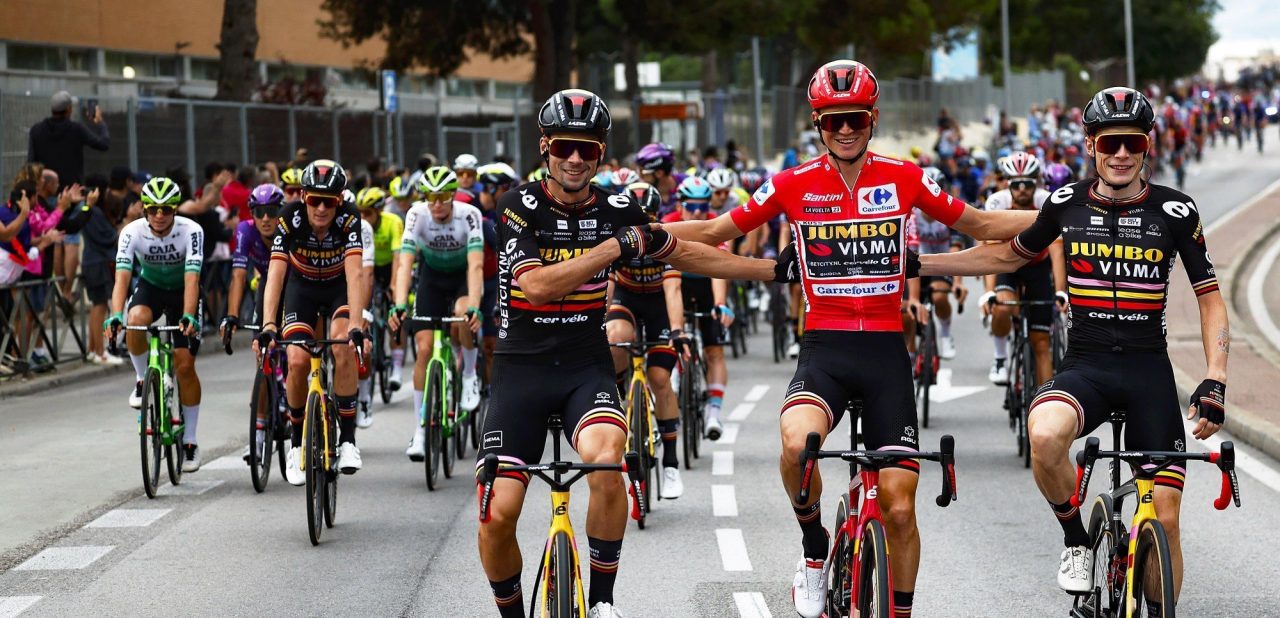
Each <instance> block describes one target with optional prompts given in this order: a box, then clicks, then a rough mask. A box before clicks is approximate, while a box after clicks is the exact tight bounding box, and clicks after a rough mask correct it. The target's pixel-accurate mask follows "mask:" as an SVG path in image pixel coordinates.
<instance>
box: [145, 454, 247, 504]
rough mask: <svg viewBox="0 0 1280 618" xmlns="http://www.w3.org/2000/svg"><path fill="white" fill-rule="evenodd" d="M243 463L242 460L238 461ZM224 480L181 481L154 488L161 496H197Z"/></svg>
mask: <svg viewBox="0 0 1280 618" xmlns="http://www.w3.org/2000/svg"><path fill="white" fill-rule="evenodd" d="M240 463H244V462H240ZM224 482H225V481H182V484H181V485H161V486H160V488H159V489H157V490H156V494H157V495H161V496H199V495H201V494H203V493H204V492H206V491H209V490H210V489H213V488H214V487H217V486H219V485H221V484H222V483H224Z"/></svg>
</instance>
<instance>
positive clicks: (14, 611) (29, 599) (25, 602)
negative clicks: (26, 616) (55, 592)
mask: <svg viewBox="0 0 1280 618" xmlns="http://www.w3.org/2000/svg"><path fill="white" fill-rule="evenodd" d="M42 598H43V597H38V596H21V597H0V618H13V617H14V616H17V615H18V614H21V613H22V612H24V611H27V608H29V607H31V606H32V605H35V604H36V602H37V601H39V600H40V599H42Z"/></svg>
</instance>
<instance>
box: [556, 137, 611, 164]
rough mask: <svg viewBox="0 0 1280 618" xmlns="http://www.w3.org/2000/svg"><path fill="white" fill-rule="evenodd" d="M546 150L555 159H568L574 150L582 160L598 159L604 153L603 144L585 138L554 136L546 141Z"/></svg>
mask: <svg viewBox="0 0 1280 618" xmlns="http://www.w3.org/2000/svg"><path fill="white" fill-rule="evenodd" d="M547 152H549V153H551V156H553V157H555V158H557V159H568V158H569V157H572V156H573V153H575V152H576V153H578V156H579V157H582V160H583V161H598V160H599V159H600V155H602V154H604V145H603V144H601V143H600V142H596V141H592V140H587V139H569V138H564V137H556V138H552V139H550V140H548V141H547Z"/></svg>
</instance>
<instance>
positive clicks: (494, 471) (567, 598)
mask: <svg viewBox="0 0 1280 618" xmlns="http://www.w3.org/2000/svg"><path fill="white" fill-rule="evenodd" d="M547 429H548V431H550V432H551V444H552V459H553V461H550V462H547V463H540V464H534V465H507V464H504V465H503V466H502V470H503V471H512V472H527V473H529V474H531V475H533V476H536V477H538V478H540V479H542V480H543V481H546V482H547V484H548V485H550V486H551V528H550V530H549V532H548V534H547V544H546V546H545V547H544V548H543V550H542V560H541V562H540V565H539V567H538V577H537V579H536V580H535V581H534V594H533V598H532V599H530V601H529V615H530V616H537V617H539V618H586V616H587V597H586V595H584V594H583V592H582V573H581V569H580V564H581V561H580V560H579V558H578V544H577V541H575V540H574V539H575V537H574V535H573V523H572V522H571V521H570V519H569V487H570V486H572V485H573V484H574V483H576V482H578V481H579V480H580V479H582V477H584V476H586V475H587V474H590V473H592V472H626V473H627V479H628V481H629V483H630V485H631V491H633V492H637V493H636V494H634V495H639V493H638V490H639V488H640V484H641V479H640V476H639V474H638V473H637V472H638V471H639V468H640V456H639V454H637V453H627V454H626V459H625V464H624V465H618V464H583V463H576V462H572V461H561V460H560V434H561V433H562V431H563V429H564V425H563V421H562V420H561V418H560V415H558V414H553V415H551V417H550V418H548V419H547ZM498 464H499V462H498V456H497V455H494V454H493V453H489V454H488V455H485V456H484V465H483V466H482V467H481V470H480V488H479V491H478V493H479V498H480V522H481V523H484V522H487V521H489V504H490V503H491V502H492V500H493V481H494V479H496V478H497V477H498ZM570 473H576V474H573V475H572V476H570V477H568V478H567V479H566V478H565V475H567V474H570ZM631 504H632V507H631V518H632V519H637V520H638V519H639V518H641V517H643V516H644V504H643V502H642V501H640V500H634V501H632V503H631Z"/></svg>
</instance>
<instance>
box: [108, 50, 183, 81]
mask: <svg viewBox="0 0 1280 618" xmlns="http://www.w3.org/2000/svg"><path fill="white" fill-rule="evenodd" d="M103 58H104V59H105V62H106V66H105V70H104V72H105V73H106V75H107V76H108V77H123V78H125V79H134V78H138V77H143V78H146V77H150V78H157V77H177V76H178V59H177V57H175V56H173V55H165V56H156V55H152V54H138V53H133V52H115V51H109V52H106V53H104V54H103Z"/></svg>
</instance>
